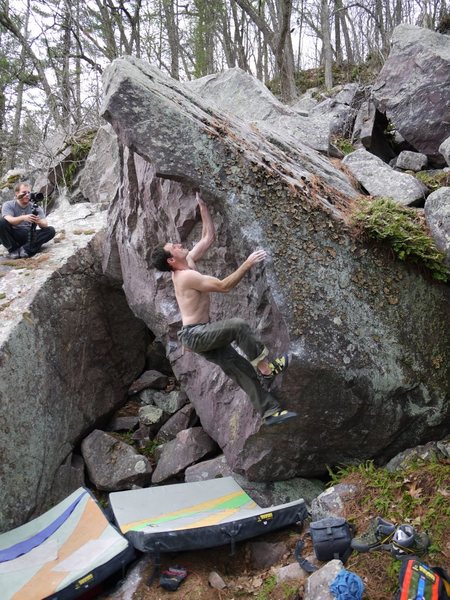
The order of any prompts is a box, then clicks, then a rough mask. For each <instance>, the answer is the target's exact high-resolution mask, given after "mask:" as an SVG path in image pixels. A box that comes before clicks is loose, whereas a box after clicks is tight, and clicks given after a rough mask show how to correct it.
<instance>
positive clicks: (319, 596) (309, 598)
mask: <svg viewBox="0 0 450 600" xmlns="http://www.w3.org/2000/svg"><path fill="white" fill-rule="evenodd" d="M343 568H344V565H343V564H342V562H341V561H340V560H330V562H328V563H327V564H326V565H325V566H323V567H322V568H321V569H319V570H318V571H315V572H314V573H311V575H310V576H309V577H308V579H307V580H306V586H305V594H304V596H303V598H304V600H335V595H334V594H332V593H331V592H330V585H331V584H332V583H333V581H334V580H335V579H336V576H337V575H338V573H339V571H341V570H342V569H343Z"/></svg>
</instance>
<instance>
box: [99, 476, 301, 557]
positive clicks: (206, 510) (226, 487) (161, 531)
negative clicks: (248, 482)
mask: <svg viewBox="0 0 450 600" xmlns="http://www.w3.org/2000/svg"><path fill="white" fill-rule="evenodd" d="M109 499H110V503H111V508H112V510H113V513H114V516H115V519H116V522H117V524H118V526H119V528H120V530H121V532H122V533H123V534H124V535H125V537H127V538H128V539H129V540H130V542H131V543H132V544H133V545H134V547H135V548H137V549H138V550H141V551H143V552H175V551H181V550H196V549H200V548H209V547H212V546H220V545H222V544H226V543H229V542H234V541H239V540H244V539H248V538H251V537H254V536H257V535H260V534H262V533H267V532H268V531H274V530H276V529H279V528H281V527H285V526H287V525H291V524H293V523H297V522H299V521H303V520H304V519H305V517H306V515H307V509H306V505H305V502H304V500H303V499H300V500H296V501H294V502H289V503H288V504H281V505H279V506H270V507H268V508H261V507H260V506H258V505H257V504H256V503H255V502H254V501H253V500H252V499H251V498H250V496H248V495H247V494H246V493H245V491H244V490H243V489H242V488H241V487H240V486H239V485H238V484H237V483H236V481H235V480H234V479H233V478H232V477H224V478H220V479H211V480H207V481H197V482H192V483H179V484H173V485H164V486H157V487H150V488H144V489H140V490H130V491H125V492H115V493H112V494H110V495H109Z"/></svg>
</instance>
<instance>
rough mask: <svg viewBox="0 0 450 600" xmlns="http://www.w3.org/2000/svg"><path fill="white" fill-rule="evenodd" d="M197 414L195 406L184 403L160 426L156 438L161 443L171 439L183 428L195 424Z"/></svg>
mask: <svg viewBox="0 0 450 600" xmlns="http://www.w3.org/2000/svg"><path fill="white" fill-rule="evenodd" d="M196 420H197V415H196V413H195V408H194V407H193V406H192V404H186V405H185V406H183V408H181V409H180V410H179V411H178V412H176V413H175V414H174V415H172V416H171V417H170V418H169V419H167V421H166V422H165V423H164V425H162V427H160V429H159V431H158V433H157V434H156V439H157V440H158V441H160V442H161V443H164V442H169V441H170V440H173V439H174V438H175V437H176V436H177V434H178V433H180V431H183V429H189V427H192V426H193V425H194V424H195V421H196Z"/></svg>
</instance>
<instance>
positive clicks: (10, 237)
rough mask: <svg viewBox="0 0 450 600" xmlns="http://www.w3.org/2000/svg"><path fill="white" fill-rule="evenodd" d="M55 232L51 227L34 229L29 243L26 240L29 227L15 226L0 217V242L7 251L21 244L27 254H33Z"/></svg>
mask: <svg viewBox="0 0 450 600" xmlns="http://www.w3.org/2000/svg"><path fill="white" fill-rule="evenodd" d="M55 233H56V232H55V229H54V228H53V227H45V228H44V229H36V230H35V232H34V240H33V241H32V243H31V244H30V243H29V240H28V238H29V229H25V227H17V228H15V227H13V226H12V225H11V223H9V222H8V221H7V220H6V219H4V218H3V217H0V242H1V243H2V244H3V246H5V248H7V250H8V251H9V252H13V251H14V250H17V248H20V247H22V246H23V248H24V250H25V251H26V252H27V253H28V255H29V256H34V255H35V254H36V252H39V250H40V248H41V246H42V245H43V244H45V243H46V242H49V241H50V240H51V239H53V238H54V237H55Z"/></svg>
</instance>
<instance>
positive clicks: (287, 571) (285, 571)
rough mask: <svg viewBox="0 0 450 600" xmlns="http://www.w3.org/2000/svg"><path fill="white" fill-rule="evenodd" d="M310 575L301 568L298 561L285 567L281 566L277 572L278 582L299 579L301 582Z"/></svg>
mask: <svg viewBox="0 0 450 600" xmlns="http://www.w3.org/2000/svg"><path fill="white" fill-rule="evenodd" d="M307 577H308V575H307V574H306V573H305V571H304V570H303V569H302V568H301V566H300V565H299V564H298V562H295V563H290V564H289V565H286V566H284V567H280V568H279V569H277V570H276V572H275V578H276V580H277V583H283V582H289V581H298V582H299V583H301V582H304V581H306V578H307Z"/></svg>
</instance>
